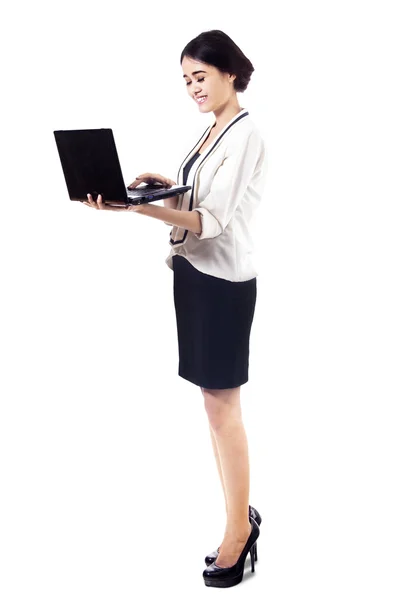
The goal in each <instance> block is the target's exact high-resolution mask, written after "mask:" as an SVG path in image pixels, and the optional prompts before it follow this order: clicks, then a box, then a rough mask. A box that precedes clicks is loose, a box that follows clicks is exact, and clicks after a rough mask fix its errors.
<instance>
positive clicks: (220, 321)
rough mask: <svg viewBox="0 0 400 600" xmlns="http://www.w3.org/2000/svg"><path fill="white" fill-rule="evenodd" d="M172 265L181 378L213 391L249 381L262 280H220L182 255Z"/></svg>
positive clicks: (176, 257) (177, 255) (173, 259)
mask: <svg viewBox="0 0 400 600" xmlns="http://www.w3.org/2000/svg"><path fill="white" fill-rule="evenodd" d="M172 264H173V271H174V284H173V286H174V287H173V289H174V305H175V313H176V323H177V333H178V348H179V368H178V375H179V376H180V377H183V378H184V379H187V380H188V381H190V382H192V383H194V384H195V385H198V386H201V387H203V388H208V389H228V388H235V387H239V386H240V385H242V384H244V383H246V382H247V381H248V378H249V376H248V371H249V342H250V332H251V326H252V323H253V317H254V311H255V305H256V297H257V278H256V277H254V278H253V279H249V280H248V281H239V282H235V281H228V280H226V279H222V278H220V277H214V276H213V275H208V274H206V273H202V272H201V271H199V270H198V269H196V268H195V267H194V266H193V265H192V264H191V263H190V262H189V260H188V259H187V258H185V257H184V256H182V255H180V254H174V255H173V257H172Z"/></svg>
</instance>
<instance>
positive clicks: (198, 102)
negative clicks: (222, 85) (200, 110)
mask: <svg viewBox="0 0 400 600" xmlns="http://www.w3.org/2000/svg"><path fill="white" fill-rule="evenodd" d="M200 98H201V101H199V99H200ZM207 98H208V96H207V95H205V96H196V97H195V100H196V102H197V104H204V102H206V101H207Z"/></svg>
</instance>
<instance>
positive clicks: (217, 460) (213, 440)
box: [201, 388, 228, 515]
mask: <svg viewBox="0 0 400 600" xmlns="http://www.w3.org/2000/svg"><path fill="white" fill-rule="evenodd" d="M201 391H202V393H203V396H204V388H201ZM209 427H210V437H211V443H212V447H213V451H214V456H215V462H216V463H217V469H218V475H219V478H220V481H221V485H222V490H223V492H224V498H225V510H226V514H227V515H228V499H227V496H226V491H225V482H224V477H223V475H222V469H221V460H220V458H219V451H218V446H217V441H216V439H215V434H214V431H213V429H212V427H211V423H209Z"/></svg>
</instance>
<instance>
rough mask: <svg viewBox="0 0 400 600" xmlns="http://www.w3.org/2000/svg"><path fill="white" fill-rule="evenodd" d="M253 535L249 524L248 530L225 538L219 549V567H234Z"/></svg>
mask: <svg viewBox="0 0 400 600" xmlns="http://www.w3.org/2000/svg"><path fill="white" fill-rule="evenodd" d="M250 533H251V524H250V522H249V523H248V524H247V529H245V530H244V531H243V532H241V533H237V534H236V535H235V536H229V537H225V538H224V541H223V542H222V544H221V546H220V547H219V552H218V557H217V558H216V560H215V564H216V565H217V567H223V568H226V567H232V566H233V565H234V564H235V563H236V562H237V561H238V558H239V556H240V554H241V552H242V550H243V548H244V546H245V544H246V542H247V540H248V539H249V535H250Z"/></svg>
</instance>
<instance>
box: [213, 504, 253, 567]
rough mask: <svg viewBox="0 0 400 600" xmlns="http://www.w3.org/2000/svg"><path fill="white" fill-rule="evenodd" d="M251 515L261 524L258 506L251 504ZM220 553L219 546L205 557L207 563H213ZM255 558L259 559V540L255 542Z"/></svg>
mask: <svg viewBox="0 0 400 600" xmlns="http://www.w3.org/2000/svg"><path fill="white" fill-rule="evenodd" d="M250 517H252V518H253V519H254V520H255V522H256V523H257V525H261V521H262V518H261V515H260V513H259V512H258V510H257V509H256V508H254V506H251V505H249V520H250ZM218 553H219V547H218V549H217V550H214V552H211V554H207V556H206V557H205V559H204V562H205V563H206V565H211V563H213V562H214V560H216V559H217V556H218ZM255 560H258V555H257V542H256V543H255Z"/></svg>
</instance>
